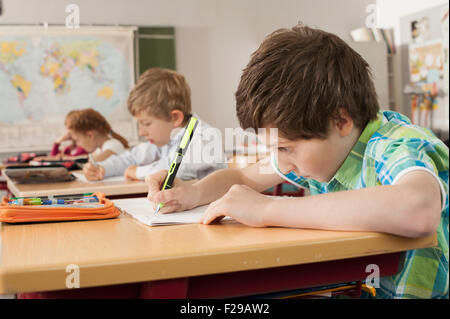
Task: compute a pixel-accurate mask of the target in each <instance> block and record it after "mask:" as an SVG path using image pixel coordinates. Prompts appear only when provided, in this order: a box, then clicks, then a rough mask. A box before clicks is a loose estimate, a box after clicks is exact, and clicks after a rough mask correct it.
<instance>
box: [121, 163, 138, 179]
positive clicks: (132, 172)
mask: <svg viewBox="0 0 450 319" xmlns="http://www.w3.org/2000/svg"><path fill="white" fill-rule="evenodd" d="M136 168H137V166H136V165H131V166H129V167H128V168H127V169H126V170H125V173H124V176H125V178H126V179H128V180H132V181H138V180H139V178H137V177H136Z"/></svg>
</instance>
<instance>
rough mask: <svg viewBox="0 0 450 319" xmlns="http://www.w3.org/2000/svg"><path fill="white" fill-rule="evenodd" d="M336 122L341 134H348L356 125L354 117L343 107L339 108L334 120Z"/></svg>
mask: <svg viewBox="0 0 450 319" xmlns="http://www.w3.org/2000/svg"><path fill="white" fill-rule="evenodd" d="M334 123H335V126H336V129H337V130H338V131H339V134H340V135H341V136H348V135H349V134H350V132H351V131H352V129H353V126H354V123H353V119H352V118H351V116H350V115H349V114H348V112H347V111H346V110H345V109H343V108H340V109H339V110H338V117H337V118H336V119H335V120H334Z"/></svg>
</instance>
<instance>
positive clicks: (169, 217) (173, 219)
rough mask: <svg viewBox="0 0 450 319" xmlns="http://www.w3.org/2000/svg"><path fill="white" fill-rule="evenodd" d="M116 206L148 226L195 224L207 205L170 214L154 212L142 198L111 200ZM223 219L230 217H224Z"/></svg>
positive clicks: (145, 199)
mask: <svg viewBox="0 0 450 319" xmlns="http://www.w3.org/2000/svg"><path fill="white" fill-rule="evenodd" d="M112 202H113V203H114V205H116V207H118V208H120V209H121V210H122V211H123V212H125V213H127V214H129V215H131V216H132V217H134V218H136V219H137V220H139V221H140V222H141V223H144V224H145V225H149V226H162V225H177V224H196V223H198V222H199V221H200V218H201V217H202V215H203V213H204V212H205V211H206V208H208V205H205V206H200V207H197V208H194V209H190V210H186V211H183V212H177V213H170V214H160V213H158V214H157V215H155V214H154V209H153V207H152V205H151V204H150V202H149V200H148V199H147V198H145V197H143V198H127V199H116V200H113V201H112ZM224 219H230V217H225V218H224Z"/></svg>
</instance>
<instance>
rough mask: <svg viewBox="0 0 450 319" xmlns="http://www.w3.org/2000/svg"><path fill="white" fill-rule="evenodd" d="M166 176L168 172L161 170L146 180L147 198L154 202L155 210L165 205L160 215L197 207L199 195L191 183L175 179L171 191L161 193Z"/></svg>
mask: <svg viewBox="0 0 450 319" xmlns="http://www.w3.org/2000/svg"><path fill="white" fill-rule="evenodd" d="M166 176H167V170H161V171H159V172H157V173H155V174H152V175H148V176H147V177H146V178H145V182H146V183H147V185H148V196H147V198H148V199H149V200H150V201H151V202H152V205H153V209H156V207H157V206H158V204H159V203H162V204H164V206H163V207H162V208H161V209H160V211H159V212H160V213H172V212H176V211H182V210H187V209H191V208H194V207H196V206H197V205H196V203H197V200H196V198H197V196H198V195H199V194H197V193H198V192H197V191H196V188H195V186H193V185H192V183H190V182H184V181H182V180H181V179H178V178H175V181H174V185H173V187H172V188H171V189H168V190H164V191H161V187H162V185H163V184H164V181H165V179H166Z"/></svg>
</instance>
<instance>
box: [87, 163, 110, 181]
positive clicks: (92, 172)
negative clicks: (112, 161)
mask: <svg viewBox="0 0 450 319" xmlns="http://www.w3.org/2000/svg"><path fill="white" fill-rule="evenodd" d="M83 174H84V176H85V177H86V179H87V180H88V181H99V180H102V179H103V178H104V177H105V168H104V167H103V166H101V165H97V167H95V166H94V165H93V164H92V163H86V164H84V166H83Z"/></svg>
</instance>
